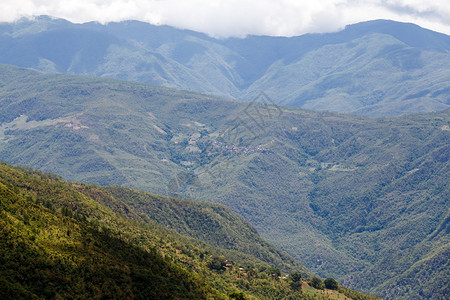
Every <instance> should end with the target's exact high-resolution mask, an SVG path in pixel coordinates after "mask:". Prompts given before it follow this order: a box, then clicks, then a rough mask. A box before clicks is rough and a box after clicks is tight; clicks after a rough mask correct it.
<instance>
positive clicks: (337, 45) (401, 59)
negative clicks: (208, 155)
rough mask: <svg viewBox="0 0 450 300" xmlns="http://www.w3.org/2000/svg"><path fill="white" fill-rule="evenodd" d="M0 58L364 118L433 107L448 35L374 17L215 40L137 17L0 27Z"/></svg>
mask: <svg viewBox="0 0 450 300" xmlns="http://www.w3.org/2000/svg"><path fill="white" fill-rule="evenodd" d="M0 63H4V64H13V65H17V66H21V67H25V68H33V69H36V70H40V71H44V72H50V73H69V74H84V75H94V76H101V77H113V78H118V79H125V80H132V81H139V82H144V83H151V84H156V85H162V86H166V87H173V88H177V89H183V90H190V91H196V92H201V93H207V94H211V95H216V96H221V97H226V98H235V99H239V100H249V101H251V100H253V99H255V98H256V97H257V96H258V95H259V94H260V92H262V91H264V92H265V93H266V94H267V95H268V96H270V97H271V98H272V99H273V101H274V102H276V103H278V104H284V105H291V106H296V107H302V108H307V109H313V110H327V111H334V112H347V113H354V114H359V115H364V116H370V117H380V116H395V115H402V114H408V113H414V112H431V111H438V110H443V109H445V108H447V107H448V106H449V99H450V96H449V95H450V90H449V86H450V72H449V70H450V37H449V36H448V35H445V34H440V33H437V32H433V31H430V30H427V29H424V28H421V27H419V26H417V25H414V24H407V23H399V22H394V21H388V20H375V21H368V22H364V23H358V24H354V25H349V26H347V27H346V28H345V29H344V30H342V31H339V32H335V33H327V34H306V35H302V36H296V37H289V38H288V37H269V36H248V37H246V38H228V39H215V38H212V37H209V36H207V35H205V34H202V33H198V32H193V31H189V30H180V29H176V28H173V27H169V26H154V25H150V24H148V23H143V22H138V21H123V22H119V23H108V24H105V25H102V24H99V23H95V22H90V23H85V24H73V23H70V22H68V21H66V20H62V19H54V18H50V17H46V16H42V17H37V18H34V19H22V20H20V21H18V22H15V23H1V24H0Z"/></svg>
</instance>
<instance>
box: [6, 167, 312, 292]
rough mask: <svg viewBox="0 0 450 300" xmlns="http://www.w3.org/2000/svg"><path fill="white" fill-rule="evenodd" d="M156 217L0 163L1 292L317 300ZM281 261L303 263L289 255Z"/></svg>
mask: <svg viewBox="0 0 450 300" xmlns="http://www.w3.org/2000/svg"><path fill="white" fill-rule="evenodd" d="M114 190H115V191H116V192H117V191H118V190H120V188H117V187H116V188H114ZM130 192H132V191H130V190H128V189H127V190H125V191H124V193H130ZM152 201H154V202H159V201H160V202H161V204H162V205H164V202H166V201H174V202H177V201H180V200H176V199H168V198H164V197H159V196H156V195H152ZM106 202H109V207H106V206H104V205H103V203H106ZM181 202H182V203H183V206H185V208H186V209H187V207H188V206H189V205H192V206H193V207H192V208H191V211H195V210H196V209H197V206H198V204H197V203H189V202H187V201H181ZM211 207H212V208H215V209H217V208H219V207H220V206H219V205H212V206H211ZM205 208H207V204H203V205H202V209H205ZM220 209H221V210H224V208H223V207H220ZM227 213H228V214H230V215H232V213H231V212H227ZM151 217H154V216H152V215H151V214H148V215H141V214H139V213H138V212H137V211H134V209H133V208H132V207H130V206H128V205H127V204H126V202H123V201H122V200H121V198H120V197H116V196H113V195H112V194H110V193H109V192H108V190H107V189H104V188H100V187H97V186H93V185H88V186H87V185H84V184H76V183H70V182H65V181H63V180H61V179H60V178H59V177H58V176H55V175H51V174H45V173H42V172H40V171H32V170H28V169H23V168H13V167H11V166H8V165H4V164H0V225H1V226H0V287H1V288H0V297H1V298H2V299H8V298H10V299H12V298H27V299H41V298H48V299H55V298H56V299H60V298H66V299H67V298H79V299H81V298H83V299H93V298H96V299H97V298H108V299H124V298H127V299H229V298H230V299H313V298H312V297H310V295H309V294H304V293H303V291H302V289H301V288H300V287H299V286H295V285H294V286H293V285H290V281H289V280H288V279H286V278H283V279H280V278H279V277H278V276H276V277H274V276H272V273H273V270H274V269H275V268H274V267H272V266H271V265H270V264H268V263H267V262H265V261H263V260H260V259H258V258H256V257H254V256H251V255H248V254H245V253H241V252H238V251H235V250H233V251H231V250H227V249H223V248H219V247H214V246H211V245H209V244H208V243H204V242H203V241H200V240H197V239H192V238H188V237H184V236H182V235H179V234H178V233H177V232H176V231H174V230H172V229H167V228H165V227H162V226H160V225H158V224H156V223H155V222H153V221H151V220H150V219H149V218H151ZM140 218H142V219H145V221H142V220H141V219H140ZM235 218H236V217H235ZM192 219H193V218H191V220H192ZM238 219H239V218H238ZM243 230H244V231H245V228H244V229H243ZM260 240H261V239H260V238H258V239H257V240H256V241H252V240H249V241H248V243H252V242H260ZM269 246H270V245H269ZM285 257H287V255H285ZM283 264H284V266H289V267H291V268H296V267H299V268H302V267H301V266H300V265H299V264H297V263H296V262H295V261H293V260H292V259H290V260H288V261H287V262H283ZM278 272H280V271H279V270H278ZM307 274H309V273H304V276H307ZM278 275H280V274H278Z"/></svg>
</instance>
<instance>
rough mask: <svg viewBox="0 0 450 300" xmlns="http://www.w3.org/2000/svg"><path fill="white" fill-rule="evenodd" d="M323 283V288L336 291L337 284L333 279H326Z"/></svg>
mask: <svg viewBox="0 0 450 300" xmlns="http://www.w3.org/2000/svg"><path fill="white" fill-rule="evenodd" d="M323 283H324V284H325V287H326V288H327V289H330V290H337V289H338V287H339V284H338V283H337V281H336V280H334V279H333V278H327V279H325V280H324V281H323Z"/></svg>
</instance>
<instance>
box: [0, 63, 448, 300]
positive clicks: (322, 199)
mask: <svg viewBox="0 0 450 300" xmlns="http://www.w3.org/2000/svg"><path fill="white" fill-rule="evenodd" d="M0 71H1V72H0V95H1V97H0V118H1V120H0V159H3V160H5V161H7V162H9V163H14V164H18V165H26V166H31V167H34V168H39V169H40V170H43V171H46V172H54V173H58V174H60V175H61V176H62V178H64V179H70V180H75V181H78V182H86V183H95V184H100V185H121V186H126V187H129V188H138V189H142V190H146V191H149V192H153V193H156V194H162V195H177V196H178V197H182V198H185V199H195V200H196V201H198V203H197V204H196V205H195V206H192V207H189V208H186V207H184V204H183V203H184V202H183V201H179V200H170V199H167V198H161V197H157V196H153V195H150V194H148V193H144V192H135V191H130V190H127V189H120V188H119V187H116V186H114V187H109V188H107V189H105V190H103V193H106V194H107V195H109V196H108V197H112V198H114V199H115V197H123V200H121V201H122V202H121V203H120V204H118V203H115V202H109V201H103V200H101V199H109V198H108V197H106V198H102V197H97V198H98V199H99V200H97V201H98V202H99V203H103V205H105V206H107V207H109V209H112V210H114V211H115V206H117V207H119V208H120V207H121V205H122V206H123V205H125V206H123V207H122V208H121V213H125V212H126V211H127V209H128V210H130V211H133V213H134V215H133V216H131V215H130V216H128V215H127V218H131V219H133V220H136V221H137V222H143V223H146V222H155V223H159V224H160V225H161V226H167V227H168V228H171V229H172V230H176V231H178V232H179V233H181V234H183V235H187V236H189V237H191V238H196V239H201V240H205V241H206V242H207V243H209V244H211V245H213V246H215V247H221V248H224V249H226V250H227V251H241V252H240V253H245V254H246V255H249V256H252V257H255V258H257V259H259V260H262V261H264V262H266V263H267V264H270V266H267V269H268V268H269V267H274V268H278V269H279V270H280V271H281V272H287V273H289V272H291V270H290V268H288V265H289V264H290V265H291V266H292V262H289V259H287V258H286V256H285V254H284V252H282V251H278V250H277V251H275V250H273V248H272V247H271V246H269V245H267V244H266V243H262V242H261V240H259V239H256V240H255V241H258V242H255V243H253V244H252V243H249V244H246V243H242V241H243V240H245V239H246V238H252V239H253V238H255V232H254V231H253V230H252V229H250V228H251V226H249V224H248V223H247V222H246V221H243V220H242V219H241V218H240V217H236V216H231V215H230V214H229V213H228V212H229V211H228V210H227V209H225V208H223V207H221V206H214V205H211V206H209V207H208V206H207V204H206V203H204V202H201V201H207V202H216V203H219V204H224V205H226V206H227V207H229V208H230V210H231V211H233V212H235V213H238V214H239V215H240V216H242V217H243V218H244V219H245V220H247V221H248V222H250V224H252V225H253V226H254V227H255V228H256V229H257V230H258V232H259V233H260V234H261V236H262V237H263V238H264V239H267V240H268V241H269V242H271V243H273V244H274V245H275V246H277V247H279V248H280V249H282V250H284V251H286V252H287V253H288V254H290V255H292V256H293V257H294V258H295V259H297V260H298V261H300V262H301V263H302V264H303V265H305V266H306V267H308V269H310V270H311V271H312V272H314V273H315V274H317V275H318V276H320V277H322V278H326V277H332V278H335V279H336V280H337V281H338V282H340V283H341V284H342V285H344V286H348V287H351V288H354V289H357V290H360V291H364V292H367V293H371V294H379V295H380V297H383V298H390V299H392V298H397V297H407V298H414V297H416V298H431V297H434V296H435V297H439V296H444V295H446V294H448V285H447V283H448V280H447V278H448V275H449V274H448V270H449V268H448V260H446V257H448V251H449V240H448V238H449V237H448V230H447V227H448V224H449V222H448V220H449V209H450V208H449V205H450V203H449V202H448V199H449V198H450V197H449V190H450V189H449V182H448V180H447V179H448V178H449V165H448V161H449V160H448V158H449V157H450V154H449V150H450V148H449V145H448V141H449V139H450V129H449V128H450V127H449V125H450V110H446V111H442V112H438V113H432V114H418V115H410V116H405V117H399V118H385V119H364V118H359V117H354V116H349V115H340V114H332V113H319V112H310V111H303V110H297V109H293V108H286V107H283V108H280V109H281V115H280V110H278V109H275V108H274V110H273V111H272V112H271V114H270V115H269V113H268V111H267V110H265V111H263V110H262V108H264V107H259V109H260V110H259V114H258V111H257V110H255V109H254V108H255V107H254V106H250V107H248V106H247V105H248V104H247V103H240V102H236V101H227V100H223V99H218V98H213V97H208V96H204V95H199V94H194V93H188V92H183V91H176V90H172V89H166V88H159V87H153V86H148V85H144V84H138V83H130V82H123V81H116V80H110V79H99V78H90V77H79V76H67V75H42V74H40V73H37V72H33V71H29V70H23V69H19V68H15V67H11V66H0ZM252 105H255V104H252ZM249 112H250V113H249ZM274 112H275V113H274ZM252 114H253V115H252ZM252 118H253V119H252ZM255 120H256V121H258V120H259V121H261V120H263V121H264V123H263V126H262V125H261V124H260V123H256V121H255ZM260 125H261V126H260ZM227 128H228V129H229V131H228V132H226V133H225V134H223V133H224V130H226V129H227ZM230 128H231V129H233V128H235V129H236V130H235V132H230ZM83 189H86V191H83V190H80V191H79V192H83V193H84V192H86V193H88V194H89V195H91V192H88V191H89V189H90V188H89V186H85V187H83ZM89 197H93V198H96V196H95V195H94V194H92V195H91V196H89ZM158 199H159V200H158ZM156 200H158V201H159V202H158V203H160V205H161V207H160V208H159V207H158V206H157V205H155V204H154V202H152V201H156ZM102 201H103V202H102ZM52 202H53V201H52ZM52 202H49V203H48V204H47V202H46V205H48V206H50V204H52ZM137 203H139V204H140V205H139V206H137V205H136V204H137ZM52 205H53V204H52ZM68 213H69V212H67V211H66V212H65V214H68ZM69 214H70V213H69ZM142 214H144V215H146V214H149V215H152V217H151V218H149V220H147V219H146V218H144V217H142V216H141V215H142ZM125 215H126V214H125ZM176 215H180V216H183V218H182V219H181V220H176V219H174V218H173V216H176ZM190 216H192V217H190ZM197 217H198V218H199V219H197ZM165 218H169V219H168V220H166V219H165ZM200 219H201V220H202V221H198V220H200ZM219 221H220V222H221V224H220V225H217V222H219ZM204 222H206V224H209V225H208V227H207V228H206V227H202V224H203V223H204ZM233 224H234V225H233ZM236 224H239V225H236ZM209 228H214V230H217V236H216V235H215V234H212V231H211V230H209ZM238 229H242V232H241V231H237V230H238ZM237 232H240V234H236V233H237ZM219 236H220V237H221V238H218V237H219ZM258 244H259V245H258ZM246 245H247V246H248V247H247V246H246ZM221 255H222V254H219V253H218V254H217V256H218V257H221ZM225 259H228V257H227V258H225ZM220 263H222V262H220ZM283 264H286V265H283ZM292 270H293V271H300V272H304V271H303V270H301V269H298V270H296V269H295V268H294V269H292ZM233 291H234V290H229V291H227V292H226V294H228V293H229V292H233Z"/></svg>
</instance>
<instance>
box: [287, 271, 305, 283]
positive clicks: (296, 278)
mask: <svg viewBox="0 0 450 300" xmlns="http://www.w3.org/2000/svg"><path fill="white" fill-rule="evenodd" d="M289 278H291V280H292V281H293V282H298V281H300V280H302V274H301V273H299V272H293V273H291V274H290V275H289Z"/></svg>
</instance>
